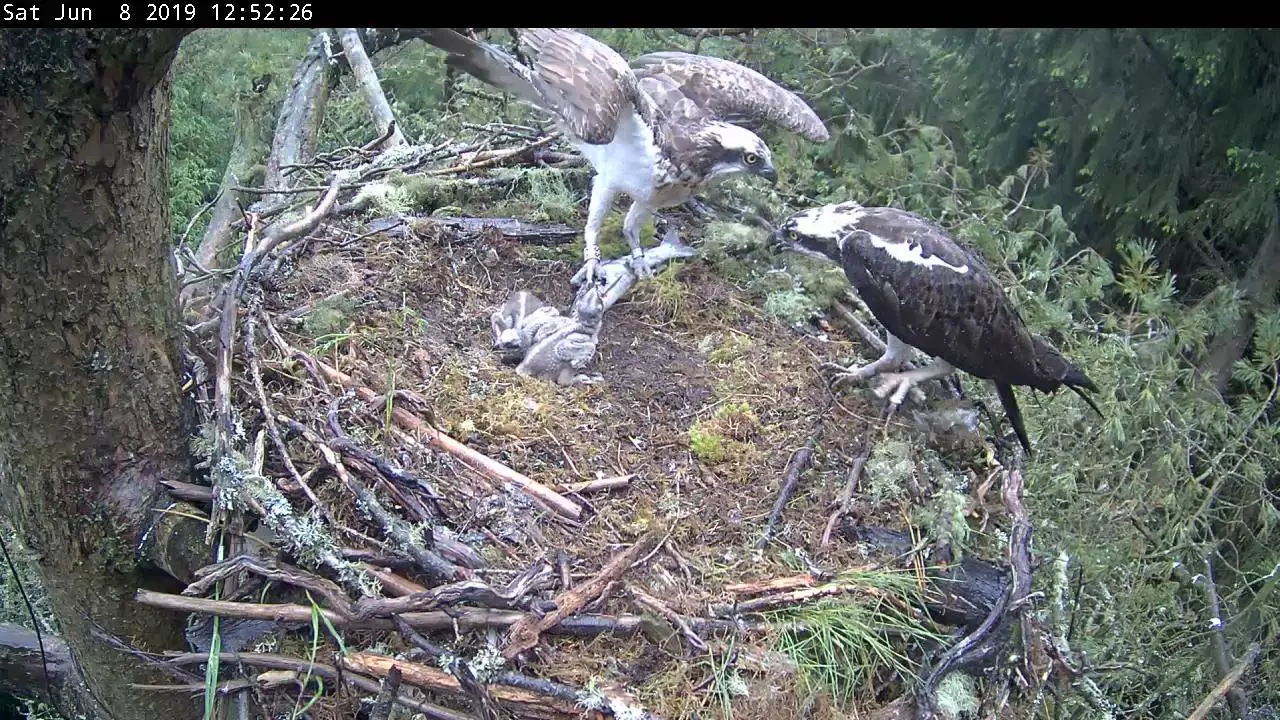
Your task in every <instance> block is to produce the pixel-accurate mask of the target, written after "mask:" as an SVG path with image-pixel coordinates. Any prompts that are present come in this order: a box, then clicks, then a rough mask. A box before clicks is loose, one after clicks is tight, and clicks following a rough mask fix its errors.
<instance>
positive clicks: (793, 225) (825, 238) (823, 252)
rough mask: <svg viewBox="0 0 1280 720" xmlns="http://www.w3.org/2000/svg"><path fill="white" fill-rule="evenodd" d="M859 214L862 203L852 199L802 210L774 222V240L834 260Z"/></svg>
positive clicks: (837, 260) (837, 258) (797, 249)
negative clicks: (781, 220)
mask: <svg viewBox="0 0 1280 720" xmlns="http://www.w3.org/2000/svg"><path fill="white" fill-rule="evenodd" d="M862 214H863V208H862V205H860V204H858V203H856V202H853V201H849V202H842V203H832V204H829V205H819V206H818V207H813V208H809V209H808V210H802V211H800V212H798V213H796V214H794V215H792V216H791V217H789V218H787V219H786V220H784V221H783V222H782V224H781V225H779V226H778V229H777V231H776V232H774V236H773V237H774V241H775V243H777V245H778V246H780V247H781V248H783V249H786V250H794V251H796V252H799V253H804V254H805V255H809V256H812V257H817V258H821V259H824V260H831V261H834V262H837V263H838V262H840V250H841V247H842V245H843V244H844V243H843V240H844V237H845V236H846V235H848V233H849V229H850V226H852V225H853V224H854V223H855V222H856V221H857V220H858V218H860V217H862Z"/></svg>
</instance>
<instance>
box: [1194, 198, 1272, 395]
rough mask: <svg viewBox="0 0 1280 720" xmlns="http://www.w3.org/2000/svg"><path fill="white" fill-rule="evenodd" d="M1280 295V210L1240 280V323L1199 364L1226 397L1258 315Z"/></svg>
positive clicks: (1216, 343) (1221, 338)
mask: <svg viewBox="0 0 1280 720" xmlns="http://www.w3.org/2000/svg"><path fill="white" fill-rule="evenodd" d="M1277 292H1280V207H1277V208H1276V215H1275V217H1274V218H1273V219H1272V221H1271V229H1270V230H1268V231H1267V236H1266V237H1265V238H1263V240H1262V245H1261V246H1259V247H1258V252H1257V253H1256V254H1255V255H1254V257H1253V262H1252V263H1250V265H1249V270H1248V271H1247V272H1245V274H1244V278H1243V279H1241V280H1240V294H1241V295H1243V296H1244V302H1245V308H1244V312H1242V313H1241V314H1240V320H1239V322H1237V323H1236V327H1235V328H1233V329H1232V331H1231V332H1227V333H1223V334H1221V335H1219V336H1218V337H1216V338H1214V340H1213V344H1212V345H1211V346H1210V349H1209V352H1208V353H1207V354H1206V355H1205V358H1204V360H1202V361H1201V362H1200V372H1201V373H1203V374H1205V375H1206V376H1208V379H1209V381H1210V382H1211V383H1212V386H1213V388H1214V389H1215V390H1217V391H1218V393H1219V394H1220V395H1224V396H1225V395H1226V392H1227V385H1228V384H1229V383H1230V382H1231V366H1232V365H1234V364H1235V362H1236V361H1237V360H1239V359H1240V358H1242V357H1244V353H1245V351H1246V350H1247V349H1248V347H1249V341H1250V340H1252V339H1253V331H1254V329H1255V328H1256V327H1257V316H1256V312H1257V311H1259V310H1264V309H1269V308H1271V307H1274V306H1275V303H1276V293H1277Z"/></svg>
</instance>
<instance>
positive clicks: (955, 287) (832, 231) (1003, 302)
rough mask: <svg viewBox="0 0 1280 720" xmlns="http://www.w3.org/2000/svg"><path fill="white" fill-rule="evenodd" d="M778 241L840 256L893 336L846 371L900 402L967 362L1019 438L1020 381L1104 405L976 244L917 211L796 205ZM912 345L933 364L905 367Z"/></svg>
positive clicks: (1022, 434) (1026, 443)
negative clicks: (1031, 322) (1036, 328)
mask: <svg viewBox="0 0 1280 720" xmlns="http://www.w3.org/2000/svg"><path fill="white" fill-rule="evenodd" d="M775 240H776V241H777V242H778V243H779V244H780V245H782V246H783V247H785V248H788V249H791V250H795V251H798V252H802V253H805V254H808V255H813V256H816V257H821V258H824V259H827V260H831V261H834V262H836V263H838V264H840V265H841V266H842V267H843V268H844V273H845V276H846V277H848V278H849V282H850V284H851V285H853V287H854V289H855V290H857V292H858V295H859V296H860V297H861V298H862V300H863V301H864V302H866V304H867V307H868V308H870V309H871V312H872V314H874V315H875V317H876V320H878V321H879V322H880V324H882V325H884V327H885V329H886V330H887V331H888V334H889V338H888V343H887V347H886V348H885V352H884V354H883V355H882V356H881V357H880V358H878V359H877V360H875V361H873V362H871V363H869V364H867V365H865V366H863V367H860V368H855V367H849V368H845V370H844V372H843V373H842V375H844V376H846V377H849V378H850V379H852V380H855V381H860V380H866V379H869V378H872V377H875V376H877V375H879V376H881V380H880V382H879V384H878V385H877V387H876V388H875V393H876V395H878V396H880V397H884V396H885V395H887V394H889V393H890V392H892V395H890V398H889V402H890V403H891V404H893V405H894V406H896V405H898V404H899V403H901V402H902V400H903V399H904V398H905V397H906V396H907V393H908V392H910V390H911V388H912V387H913V386H915V385H917V384H919V383H921V382H924V381H926V380H931V379H935V378H942V377H945V376H947V375H949V374H951V373H952V372H955V370H957V369H960V370H964V371H965V372H967V373H969V374H970V375H975V376H977V377H980V378H984V379H987V380H990V381H992V383H993V384H994V385H995V387H996V392H997V393H998V394H999V396H1000V403H1001V404H1002V405H1003V406H1004V410H1005V413H1006V414H1007V415H1008V417H1009V422H1010V423H1011V424H1012V425H1013V429H1014V432H1016V433H1017V435H1018V441H1019V442H1020V443H1021V444H1022V447H1023V448H1024V449H1026V451H1027V452H1028V453H1030V452H1031V441H1030V439H1028V438H1027V431H1026V428H1025V427H1024V425H1023V422H1022V413H1021V411H1020V410H1019V409H1018V402H1017V399H1016V398H1015V397H1014V395H1013V386H1014V385H1025V386H1029V387H1032V388H1035V389H1036V390H1039V391H1041V392H1044V393H1051V392H1054V391H1056V390H1058V389H1059V388H1061V387H1062V386H1064V385H1065V386H1067V387H1068V388H1070V389H1071V390H1072V391H1074V392H1075V393H1076V394H1077V395H1079V396H1080V397H1082V398H1084V401H1085V402H1086V403H1088V404H1089V407H1091V408H1093V410H1094V412H1097V413H1098V415H1099V416H1101V415H1102V412H1101V411H1099V410H1098V406H1097V405H1095V404H1094V403H1093V400H1091V399H1090V398H1089V396H1087V395H1085V394H1084V392H1082V390H1081V388H1084V389H1086V390H1091V391H1094V392H1097V390H1098V388H1097V387H1096V386H1095V385H1094V384H1093V382H1092V381H1091V380H1089V378H1088V377H1086V376H1085V374H1084V373H1083V372H1081V371H1080V369H1079V368H1077V367H1075V366H1074V365H1072V364H1071V362H1069V361H1068V360H1067V359H1066V358H1064V357H1063V356H1062V355H1061V354H1060V353H1059V352H1058V351H1057V350H1056V349H1055V348H1054V347H1053V346H1052V345H1050V344H1049V343H1048V341H1047V340H1045V339H1044V338H1042V337H1040V336H1038V335H1035V334H1034V333H1032V332H1031V331H1030V330H1029V329H1028V328H1027V326H1026V324H1025V323H1024V322H1023V320H1022V317H1021V316H1020V315H1019V314H1018V311H1017V309H1016V308H1014V306H1013V304H1012V303H1011V302H1010V301H1009V298H1008V296H1006V295H1005V293H1004V289H1003V288H1001V287H1000V285H999V283H997V282H996V280H995V277H993V276H992V274H991V272H990V271H989V270H987V267H986V265H985V263H983V261H982V258H980V257H979V256H978V255H977V253H974V252H971V251H970V250H968V249H967V248H965V247H964V246H962V245H961V244H960V243H958V242H956V241H955V240H953V239H952V238H950V237H948V236H947V234H946V233H945V232H944V231H943V230H942V228H940V227H938V226H937V225H935V224H934V223H932V222H929V221H928V220H926V219H924V218H923V217H920V216H919V215H916V214H915V213H911V212H907V211H905V210H898V209H896V208H888V207H863V206H861V205H859V204H858V203H855V202H845V203H839V204H832V205H823V206H820V207H815V208H811V209H809V210H805V211H803V212H799V213H796V214H795V215H792V216H791V217H789V218H787V220H786V221H785V222H783V223H782V225H780V226H779V227H778V229H777V231H776V234H775ZM908 346H910V347H914V348H916V349H918V350H920V351H921V352H924V353H927V354H929V355H932V356H933V357H934V362H933V363H932V364H930V365H929V366H927V367H923V368H920V369H918V370H911V371H908V372H885V371H886V370H896V369H897V368H898V367H900V366H901V364H902V362H903V361H905V360H906V359H907V354H908V352H909V351H908Z"/></svg>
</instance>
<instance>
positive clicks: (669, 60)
mask: <svg viewBox="0 0 1280 720" xmlns="http://www.w3.org/2000/svg"><path fill="white" fill-rule="evenodd" d="M421 36H422V37H423V38H424V39H425V40H426V41H427V42H428V43H431V44H432V45H435V46H436V47H438V48H441V49H442V50H444V51H446V52H447V53H448V56H447V59H446V62H448V64H449V65H450V66H452V67H454V68H457V69H459V70H462V71H463V72H466V73H468V74H470V75H472V76H474V77H476V78H478V79H479V80H482V81H483V82H486V83H488V84H490V85H493V86H494V87H497V88H499V89H501V90H505V91H507V92H510V93H512V94H514V95H516V96H518V97H520V98H522V99H523V100H525V101H527V102H529V103H531V104H533V105H534V106H536V107H538V108H540V109H541V110H543V111H544V112H547V113H549V114H550V115H551V116H552V117H553V118H555V120H556V122H557V124H558V125H559V127H560V128H561V130H562V131H564V133H565V134H566V135H567V136H568V139H569V140H570V141H572V142H573V143H574V145H576V146H577V147H578V149H579V151H581V152H582V154H583V156H585V157H586V158H587V160H588V161H589V162H590V163H591V165H592V167H593V168H595V171H596V175H595V177H594V178H593V180H592V183H591V201H590V205H589V207H588V210H587V222H586V227H585V228H584V231H583V236H584V237H583V243H584V246H585V247H584V250H583V255H584V259H585V264H584V269H585V270H586V273H585V279H586V281H587V282H595V280H596V272H595V271H596V264H597V263H598V262H599V260H600V250H599V244H598V236H599V233H600V227H601V226H602V225H603V224H604V218H605V215H606V214H607V213H608V211H609V209H610V207H611V206H612V204H613V200H614V198H615V197H617V195H618V194H619V193H626V194H627V195H629V196H630V197H631V207H630V208H629V209H628V211H627V214H626V217H625V218H623V222H622V232H623V235H624V236H625V237H626V239H627V244H628V245H630V246H631V255H632V258H631V267H632V270H633V272H635V274H636V276H637V277H638V278H648V277H650V272H649V268H648V266H647V264H646V263H644V262H643V260H642V258H643V256H644V250H643V249H642V248H641V247H640V226H641V224H642V223H643V222H644V220H645V218H647V217H649V216H651V215H652V214H653V212H654V211H655V210H657V209H660V208H665V207H672V206H675V205H679V204H681V203H683V202H685V201H687V200H688V199H689V198H691V197H692V196H693V195H694V194H695V193H696V192H699V191H701V190H702V189H704V188H705V187H707V186H708V184H710V183H712V182H715V181H718V180H721V179H724V178H726V177H729V176H731V175H742V174H747V175H755V176H758V177H763V178H765V179H766V180H769V181H770V182H777V179H778V178H777V172H776V171H775V170H774V167H773V154H772V153H771V152H770V150H769V147H768V146H767V145H765V143H764V141H763V140H761V139H760V137H759V136H758V135H756V134H755V133H754V132H752V131H751V130H748V129H746V128H745V127H740V126H739V125H735V124H733V123H743V124H747V123H751V124H754V123H763V122H773V123H777V124H779V125H782V126H783V127H786V128H787V129H789V130H791V131H793V132H796V133H800V134H801V135H803V136H804V137H806V138H808V139H809V140H812V141H813V142H826V141H827V140H828V139H829V138H830V134H829V133H828V132H827V129H826V127H825V126H824V125H823V124H822V120H820V119H819V118H818V116H817V115H816V114H815V113H814V112H813V110H812V109H811V108H810V107H809V106H808V105H806V104H805V102H804V101H803V100H801V99H800V98H799V97H797V96H796V95H795V94H794V93H792V92H791V91H789V90H786V89H785V88H783V87H781V86H780V85H778V84H777V83H775V82H773V81H772V80H770V79H768V78H766V77H765V76H763V75H761V74H760V73H758V72H756V71H754V70H751V69H750V68H747V67H745V66H742V65H739V64H737V63H734V62H731V61H728V60H721V59H719V58H714V57H710V56H706V55H692V54H689V53H682V52H655V53H649V54H647V55H642V56H640V57H638V58H636V59H635V60H634V61H633V62H632V63H631V65H628V64H627V62H626V60H624V59H623V58H622V56H621V55H619V54H618V53H617V52H614V50H613V49H612V48H610V47H609V46H608V45H605V44H604V43H602V42H600V41H598V40H595V39H593V38H591V37H589V36H587V35H584V34H582V33H580V32H577V31H575V30H570V29H568V28H526V29H524V30H522V31H521V32H520V33H519V39H518V43H519V47H520V51H521V52H522V53H523V54H524V55H525V56H527V57H528V59H529V63H530V64H529V65H528V66H526V65H524V64H522V63H520V62H519V61H517V60H516V59H515V58H513V57H511V56H510V55H509V54H507V53H506V52H504V51H502V50H501V49H499V48H497V47H495V46H493V45H490V44H488V43H482V42H477V41H475V40H472V39H470V38H468V37H466V36H464V35H461V34H459V33H457V32H455V31H453V30H451V29H449V28H427V29H424V30H422V31H421Z"/></svg>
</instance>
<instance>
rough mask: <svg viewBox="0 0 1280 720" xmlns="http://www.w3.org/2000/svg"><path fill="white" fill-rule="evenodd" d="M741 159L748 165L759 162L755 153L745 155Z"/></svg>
mask: <svg viewBox="0 0 1280 720" xmlns="http://www.w3.org/2000/svg"><path fill="white" fill-rule="evenodd" d="M742 159H743V160H744V161H745V162H746V163H747V164H748V165H755V164H756V163H758V162H760V156H759V155H756V154H755V153H747V154H746V155H743V156H742Z"/></svg>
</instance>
